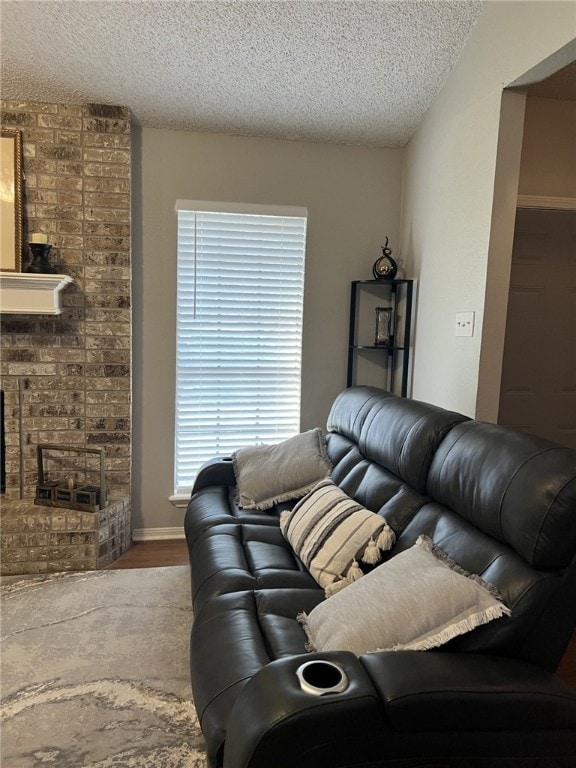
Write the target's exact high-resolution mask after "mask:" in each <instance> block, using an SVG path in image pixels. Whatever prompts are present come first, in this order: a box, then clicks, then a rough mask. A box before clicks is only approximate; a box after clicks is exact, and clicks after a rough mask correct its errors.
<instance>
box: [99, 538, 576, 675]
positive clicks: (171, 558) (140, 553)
mask: <svg viewBox="0 0 576 768" xmlns="http://www.w3.org/2000/svg"><path fill="white" fill-rule="evenodd" d="M168 565H188V549H187V547H186V542H185V541H184V540H182V541H180V540H169V541H137V542H135V543H134V544H133V545H132V546H131V547H130V549H129V550H128V552H126V553H125V554H123V555H122V557H120V558H118V560H116V562H114V563H112V565H111V566H109V567H110V568H111V569H117V568H160V567H164V566H168ZM556 675H557V677H559V678H560V680H562V681H563V682H565V683H566V684H567V685H569V686H570V687H571V688H574V689H575V690H576V633H574V635H573V637H572V641H571V642H570V645H569V646H568V648H567V650H566V653H565V654H564V658H563V659H562V661H561V662H560V666H559V667H558V670H557V672H556Z"/></svg>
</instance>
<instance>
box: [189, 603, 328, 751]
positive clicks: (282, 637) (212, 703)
mask: <svg viewBox="0 0 576 768" xmlns="http://www.w3.org/2000/svg"><path fill="white" fill-rule="evenodd" d="M323 599H324V596H323V593H322V590H319V589H317V590H307V589H302V590H300V589H290V588H287V589H283V590H270V591H266V590H264V591H245V592H237V593H233V594H226V595H220V596H218V597H215V598H214V599H213V600H211V601H210V602H209V603H207V604H205V605H204V607H203V608H202V609H201V610H199V611H197V612H196V613H195V616H194V624H193V627H192V635H191V641H190V667H191V672H192V687H193V694H194V705H195V707H196V711H197V713H198V719H199V721H200V726H201V728H202V732H203V734H204V737H205V739H206V742H207V747H208V752H209V754H212V755H214V754H216V753H217V751H218V749H219V748H220V746H221V744H222V742H223V740H224V738H225V727H224V726H225V724H226V723H227V721H228V717H229V715H230V712H231V710H232V707H233V705H234V702H235V701H236V698H237V697H238V694H239V693H240V691H241V690H242V688H243V687H244V685H245V684H246V683H247V682H248V681H249V680H250V678H251V677H253V675H255V674H256V672H258V671H259V670H260V669H262V667H264V666H265V665H266V664H269V663H270V662H271V661H274V660H276V659H280V658H284V657H286V656H293V655H295V654H306V648H305V644H306V636H305V634H304V632H303V630H302V627H301V626H300V625H299V624H298V622H297V621H296V614H297V613H298V611H299V610H300V609H301V608H302V607H304V610H309V611H311V610H312V609H313V608H314V606H315V605H317V603H318V602H319V601H321V600H323Z"/></svg>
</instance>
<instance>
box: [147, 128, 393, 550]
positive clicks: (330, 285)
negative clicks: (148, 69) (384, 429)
mask: <svg viewBox="0 0 576 768" xmlns="http://www.w3.org/2000/svg"><path fill="white" fill-rule="evenodd" d="M133 143H134V169H133V179H134V190H133V200H134V219H133V220H134V232H133V238H134V239H133V253H134V260H133V263H134V268H133V281H134V282H133V291H134V379H133V380H134V475H133V519H134V529H135V531H136V537H137V538H140V537H141V536H142V534H141V531H142V529H147V530H148V529H162V528H168V529H169V528H175V527H180V526H181V525H182V510H178V509H175V508H174V507H173V506H172V505H171V504H170V503H169V501H168V497H169V496H170V495H171V494H172V493H173V467H172V456H173V445H174V389H175V380H174V366H175V341H174V340H175V297H176V213H175V202H176V200H177V199H191V200H215V201H223V202H242V203H262V204H276V205H298V206H306V207H307V208H308V217H309V218H308V236H307V253H306V279H305V297H304V337H303V375H302V392H303V398H302V419H301V428H302V429H308V428H310V427H313V426H324V424H325V420H326V416H327V413H328V410H329V407H330V404H331V402H332V401H333V399H334V397H335V395H336V394H337V393H338V392H339V391H340V390H342V389H343V388H344V387H345V384H346V354H347V334H348V309H349V284H350V281H351V280H354V279H362V278H370V277H371V276H372V275H371V268H372V264H373V262H374V261H375V259H376V258H377V257H378V256H379V255H380V249H379V246H380V244H381V242H383V240H384V237H385V235H388V236H389V237H390V241H391V245H392V246H393V247H395V246H396V244H397V242H398V231H399V230H398V227H399V219H400V201H401V171H402V150H398V149H371V148H359V147H346V146H338V145H328V144H320V143H311V142H291V141H277V140H270V139H252V138H244V137H231V136H215V135H208V134H194V133H189V132H184V131H165V130H155V129H143V130H142V132H141V135H140V136H138V135H135V136H134V142H133ZM395 253H396V250H395ZM149 533H150V531H149ZM161 533H162V531H158V530H156V531H155V532H154V535H159V534H161ZM166 533H167V534H169V533H170V532H169V531H166Z"/></svg>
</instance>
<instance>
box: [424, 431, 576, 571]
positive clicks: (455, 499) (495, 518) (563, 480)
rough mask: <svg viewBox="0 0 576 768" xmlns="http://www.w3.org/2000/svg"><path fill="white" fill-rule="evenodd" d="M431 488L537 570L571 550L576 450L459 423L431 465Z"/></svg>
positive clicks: (575, 535) (575, 542)
mask: <svg viewBox="0 0 576 768" xmlns="http://www.w3.org/2000/svg"><path fill="white" fill-rule="evenodd" d="M427 493H428V495H429V496H430V497H431V498H432V499H434V501H437V502H439V503H440V504H442V505H444V506H446V507H448V508H449V509H451V510H454V511H455V512H457V513H458V514H459V515H460V516H461V517H463V518H465V519H466V520H467V521H468V522H470V523H471V524H472V525H473V526H475V527H476V528H478V529H480V530H481V531H483V532H484V533H486V534H488V535H489V536H491V537H493V538H494V539H496V540H497V541H500V542H503V543H506V544H508V545H509V546H510V547H511V548H512V549H514V550H515V551H516V552H518V553H519V554H520V555H521V556H522V557H523V558H524V559H525V560H526V562H527V563H529V564H530V565H531V566H532V567H534V568H537V569H539V570H545V569H548V570H557V569H560V568H564V567H566V566H567V565H568V564H569V563H570V562H571V561H572V560H573V558H574V553H575V552H576V453H575V452H574V451H571V450H570V449H569V448H562V447H560V446H558V445H555V444H553V443H550V442H548V441H546V440H543V439H541V438H538V437H535V436H534V435H529V434H526V433H523V432H517V431H514V430H511V429H509V428H505V427H500V426H498V425H495V424H486V423H482V422H476V421H469V422H467V423H463V424H459V425H456V426H455V427H454V428H453V429H452V430H451V431H450V433H449V434H448V435H447V436H446V438H445V439H444V441H443V442H442V444H441V445H440V446H439V448H438V450H437V452H436V454H435V456H434V458H433V460H432V464H431V467H430V474H429V478H428V486H427Z"/></svg>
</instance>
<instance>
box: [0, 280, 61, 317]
mask: <svg viewBox="0 0 576 768" xmlns="http://www.w3.org/2000/svg"><path fill="white" fill-rule="evenodd" d="M73 282H74V281H73V280H72V278H71V277H69V276H68V275H34V274H30V273H27V272H0V312H6V313H9V314H19V315H60V314H62V308H61V305H60V292H61V291H62V290H63V289H64V288H66V286H67V285H70V284H71V283H73Z"/></svg>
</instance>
